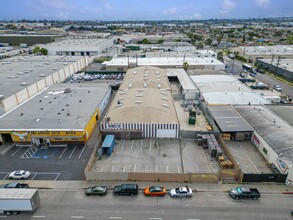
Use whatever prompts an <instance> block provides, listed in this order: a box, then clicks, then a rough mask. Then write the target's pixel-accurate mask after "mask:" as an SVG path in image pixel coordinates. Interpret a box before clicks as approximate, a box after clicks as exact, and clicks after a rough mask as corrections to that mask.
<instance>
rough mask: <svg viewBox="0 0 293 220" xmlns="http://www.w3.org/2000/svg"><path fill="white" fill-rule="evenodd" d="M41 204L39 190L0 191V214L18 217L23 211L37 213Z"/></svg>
mask: <svg viewBox="0 0 293 220" xmlns="http://www.w3.org/2000/svg"><path fill="white" fill-rule="evenodd" d="M39 204H40V196H39V191H38V190H37V189H0V212H3V213H4V214H6V215H11V214H13V215H17V214H19V213H20V212H21V211H35V210H36V209H37V208H38V207H39Z"/></svg>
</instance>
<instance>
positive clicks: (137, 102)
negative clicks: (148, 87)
mask: <svg viewBox="0 0 293 220" xmlns="http://www.w3.org/2000/svg"><path fill="white" fill-rule="evenodd" d="M134 103H135V104H140V103H142V101H134Z"/></svg>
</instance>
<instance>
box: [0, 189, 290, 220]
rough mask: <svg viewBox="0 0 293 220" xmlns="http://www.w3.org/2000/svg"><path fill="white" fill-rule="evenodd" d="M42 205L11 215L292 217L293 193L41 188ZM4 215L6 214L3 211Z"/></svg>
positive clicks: (139, 219)
mask: <svg viewBox="0 0 293 220" xmlns="http://www.w3.org/2000/svg"><path fill="white" fill-rule="evenodd" d="M40 197H41V205H40V207H39V209H38V210H37V211H36V212H35V213H20V214H19V215H18V216H9V217H7V218H9V219H20V218H21V219H38V218H41V219H58V220H59V219H99V220H106V219H127V220H143V219H145V220H148V219H156V220H164V219H165V220H188V219H190V220H191V219H192V220H195V219H197V220H204V219H212V220H215V219H225V220H228V219H231V220H232V219H233V220H234V219H245V220H246V219H265V220H269V219H272V220H277V219H282V220H285V219H292V216H291V213H290V212H291V209H293V207H292V204H293V195H283V194H263V195H262V197H261V198H260V199H259V200H233V199H232V198H230V197H229V196H228V193H227V192H197V193H194V196H193V197H192V198H182V199H180V198H171V197H170V196H169V195H166V196H165V197H145V196H144V195H143V193H142V191H140V192H139V195H138V196H135V197H128V196H118V197H116V196H114V195H113V194H112V190H110V191H109V192H108V194H107V195H106V196H103V197H101V196H89V197H87V196H85V195H84V191H83V190H82V189H80V190H79V189H76V190H74V189H71V190H68V191H66V190H65V191H64V190H62V189H53V190H47V189H45V190H43V189H42V190H40ZM0 217H3V218H5V217H6V216H4V215H0Z"/></svg>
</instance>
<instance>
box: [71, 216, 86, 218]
mask: <svg viewBox="0 0 293 220" xmlns="http://www.w3.org/2000/svg"><path fill="white" fill-rule="evenodd" d="M71 218H84V216H71Z"/></svg>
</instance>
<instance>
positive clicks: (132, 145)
mask: <svg viewBox="0 0 293 220" xmlns="http://www.w3.org/2000/svg"><path fill="white" fill-rule="evenodd" d="M133 143H134V140H132V144H131V149H130V151H132V148H133Z"/></svg>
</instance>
